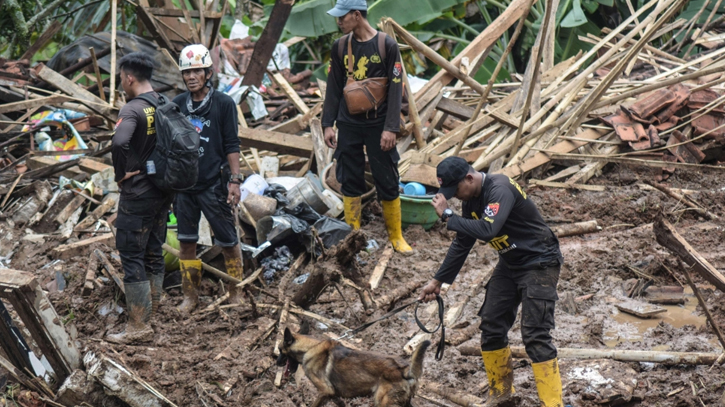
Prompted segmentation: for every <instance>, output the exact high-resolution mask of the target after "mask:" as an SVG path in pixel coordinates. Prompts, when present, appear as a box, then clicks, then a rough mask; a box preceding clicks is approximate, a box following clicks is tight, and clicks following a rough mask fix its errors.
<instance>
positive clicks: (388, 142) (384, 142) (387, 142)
mask: <svg viewBox="0 0 725 407" xmlns="http://www.w3.org/2000/svg"><path fill="white" fill-rule="evenodd" d="M393 147H395V133H393V132H392V131H387V130H385V131H383V135H382V136H381V137H380V148H381V149H382V150H383V151H390V150H392V149H393Z"/></svg>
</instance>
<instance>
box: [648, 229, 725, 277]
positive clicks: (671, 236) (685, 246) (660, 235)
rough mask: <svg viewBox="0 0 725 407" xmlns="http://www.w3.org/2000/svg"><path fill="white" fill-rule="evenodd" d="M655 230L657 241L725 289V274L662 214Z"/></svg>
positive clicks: (701, 274)
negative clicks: (703, 255)
mask: <svg viewBox="0 0 725 407" xmlns="http://www.w3.org/2000/svg"><path fill="white" fill-rule="evenodd" d="M654 232H655V237H656V238H657V243H659V244H660V245H662V246H664V247H666V248H667V249H668V250H670V251H671V252H673V253H674V254H676V255H678V256H679V257H680V258H682V260H683V261H684V262H685V263H686V264H687V265H688V266H690V267H692V268H693V269H694V270H695V271H697V272H698V273H699V274H700V276H702V278H704V279H705V280H707V281H709V282H710V283H712V285H714V286H715V287H717V289H718V290H720V291H725V276H723V275H722V273H720V272H719V271H718V270H717V269H716V268H715V267H713V266H712V264H710V262H709V261H707V260H706V259H705V258H704V257H702V256H701V255H700V253H698V252H697V250H695V249H694V248H693V247H692V246H690V244H689V243H688V242H687V240H685V239H684V238H683V237H682V236H680V234H679V233H677V230H675V228H674V226H672V224H670V222H668V221H667V220H666V219H665V218H664V217H663V216H662V215H660V216H659V217H658V219H657V221H655V223H654Z"/></svg>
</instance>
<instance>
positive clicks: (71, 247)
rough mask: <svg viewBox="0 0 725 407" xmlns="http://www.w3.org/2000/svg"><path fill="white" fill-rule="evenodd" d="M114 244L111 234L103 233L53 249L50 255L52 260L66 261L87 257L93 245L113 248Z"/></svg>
mask: <svg viewBox="0 0 725 407" xmlns="http://www.w3.org/2000/svg"><path fill="white" fill-rule="evenodd" d="M114 242H115V239H114V237H113V233H103V234H100V235H98V236H94V237H91V238H88V239H83V240H80V241H77V242H73V243H69V244H64V245H60V246H57V247H55V248H53V250H52V251H51V254H52V256H53V258H54V259H62V260H68V259H70V258H71V257H73V256H85V255H88V253H89V252H90V250H91V246H92V245H94V244H97V243H98V244H106V245H110V246H115V244H114Z"/></svg>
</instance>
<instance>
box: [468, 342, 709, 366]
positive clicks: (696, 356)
mask: <svg viewBox="0 0 725 407" xmlns="http://www.w3.org/2000/svg"><path fill="white" fill-rule="evenodd" d="M458 350H459V351H460V352H461V355H462V356H478V357H480V356H481V348H480V347H478V346H459V347H458ZM556 351H557V354H558V357H559V359H584V360H586V359H589V360H591V359H612V360H618V361H620V362H651V363H662V364H664V365H711V364H713V363H714V362H715V361H716V360H717V358H718V357H719V356H720V354H719V353H700V352H664V351H663V352H659V351H644V350H620V349H573V348H558V349H557V350H556ZM511 354H512V356H513V357H515V358H518V359H528V355H527V354H526V350H525V349H524V348H523V347H521V346H512V347H511Z"/></svg>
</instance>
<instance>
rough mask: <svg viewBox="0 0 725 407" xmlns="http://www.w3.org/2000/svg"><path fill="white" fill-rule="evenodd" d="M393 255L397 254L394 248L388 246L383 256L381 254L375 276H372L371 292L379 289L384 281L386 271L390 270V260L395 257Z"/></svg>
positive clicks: (374, 271) (374, 272)
mask: <svg viewBox="0 0 725 407" xmlns="http://www.w3.org/2000/svg"><path fill="white" fill-rule="evenodd" d="M393 253H395V249H393V246H391V245H387V246H386V247H385V250H383V254H381V255H380V258H379V259H378V260H377V264H376V265H375V269H374V270H373V274H372V275H370V289H371V290H375V289H376V288H378V285H379V284H380V281H381V280H382V279H383V274H385V270H386V269H387V268H388V262H390V259H391V258H392V257H393Z"/></svg>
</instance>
